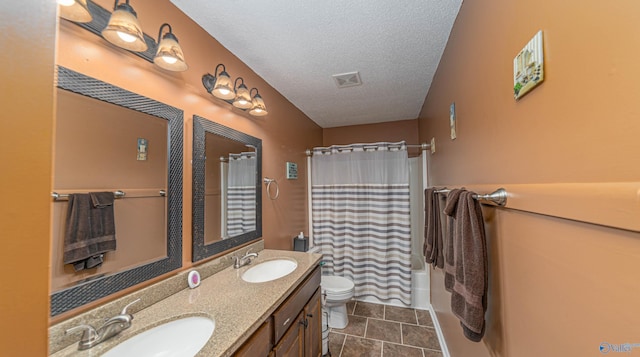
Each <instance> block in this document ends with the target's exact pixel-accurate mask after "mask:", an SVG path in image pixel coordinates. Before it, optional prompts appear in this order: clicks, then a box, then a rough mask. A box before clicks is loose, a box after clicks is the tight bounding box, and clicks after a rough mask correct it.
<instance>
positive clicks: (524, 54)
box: [513, 31, 544, 99]
mask: <svg viewBox="0 0 640 357" xmlns="http://www.w3.org/2000/svg"><path fill="white" fill-rule="evenodd" d="M543 80H544V54H543V51H542V31H538V33H537V34H536V35H535V36H533V38H532V39H531V41H529V43H527V45H526V46H525V47H524V48H523V49H522V51H520V53H518V55H517V56H516V58H514V59H513V93H514V97H515V99H520V98H521V97H522V96H523V95H525V94H527V93H528V92H529V91H531V90H532V89H533V88H534V87H535V86H537V85H538V84H539V83H540V82H542V81H543Z"/></svg>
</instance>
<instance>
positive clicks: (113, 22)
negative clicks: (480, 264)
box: [102, 0, 147, 52]
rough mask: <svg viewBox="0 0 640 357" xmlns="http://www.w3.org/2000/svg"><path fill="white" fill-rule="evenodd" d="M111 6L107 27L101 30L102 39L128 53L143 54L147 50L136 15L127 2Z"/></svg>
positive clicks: (127, 0)
mask: <svg viewBox="0 0 640 357" xmlns="http://www.w3.org/2000/svg"><path fill="white" fill-rule="evenodd" d="M118 2H119V1H118V0H116V1H115V4H114V5H113V13H112V14H111V17H110V18H109V23H108V24H107V27H105V28H104V30H102V37H104V38H105V39H106V40H107V41H109V42H111V43H112V44H114V45H116V46H118V47H122V48H124V49H126V50H129V51H135V52H143V51H146V50H147V43H146V42H145V40H144V34H143V33H142V28H141V27H140V22H138V15H137V14H136V12H135V11H134V10H133V8H132V7H131V6H130V5H129V0H126V2H125V3H124V4H118Z"/></svg>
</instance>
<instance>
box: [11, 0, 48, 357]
mask: <svg viewBox="0 0 640 357" xmlns="http://www.w3.org/2000/svg"><path fill="white" fill-rule="evenodd" d="M55 11H56V7H55V1H45V2H41V1H31V2H21V3H19V4H17V3H14V2H7V1H4V2H2V3H1V4H0V42H1V43H2V48H4V49H10V50H9V51H8V52H5V53H4V54H3V55H2V56H0V68H1V70H0V71H2V76H1V77H2V82H3V83H2V95H0V103H2V105H1V107H2V120H0V162H1V163H2V169H1V170H2V174H0V197H2V201H3V204H2V205H0V217H1V218H0V232H2V233H1V235H2V248H1V249H0V271H1V272H2V278H1V279H0V281H2V283H1V284H0V316H1V318H0V331H1V333H0V351H2V352H0V354H2V355H3V356H45V355H46V354H47V325H48V316H49V244H50V243H49V234H50V232H49V224H48V222H49V220H50V204H51V199H50V196H49V194H50V190H51V160H52V151H51V142H52V138H53V124H54V123H53V112H54V100H53V61H54V53H55V52H54V51H55V33H56V17H55Z"/></svg>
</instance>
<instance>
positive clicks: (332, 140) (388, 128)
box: [322, 119, 418, 146]
mask: <svg viewBox="0 0 640 357" xmlns="http://www.w3.org/2000/svg"><path fill="white" fill-rule="evenodd" d="M322 135H323V136H322V145H324V146H330V145H347V144H355V143H374V142H379V141H388V142H398V141H402V140H404V141H406V142H407V144H418V121H417V120H416V119H413V120H400V121H394V122H387V123H376V124H366V125H350V126H341V127H337V128H325V129H323V131H322Z"/></svg>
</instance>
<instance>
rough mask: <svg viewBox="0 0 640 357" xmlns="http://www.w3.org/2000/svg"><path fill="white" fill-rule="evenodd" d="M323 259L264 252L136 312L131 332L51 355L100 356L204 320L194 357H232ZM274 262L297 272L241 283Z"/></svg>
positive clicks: (303, 254) (281, 252) (311, 256)
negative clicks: (147, 335) (288, 262)
mask: <svg viewBox="0 0 640 357" xmlns="http://www.w3.org/2000/svg"><path fill="white" fill-rule="evenodd" d="M321 257H322V255H321V254H310V253H302V252H293V251H284V250H269V249H265V250H262V251H261V252H260V255H259V256H258V258H256V259H254V261H253V263H252V264H251V265H247V266H244V267H242V268H240V269H234V268H233V267H228V268H226V269H224V270H222V271H220V272H218V273H216V274H214V275H212V276H210V277H209V278H206V279H204V280H202V283H201V284H200V286H199V287H197V288H195V289H185V290H182V291H180V292H178V293H176V294H174V295H171V296H169V297H168V298H166V299H164V300H161V301H159V302H158V303H156V304H153V305H151V306H149V307H148V308H146V309H144V310H141V311H139V312H137V313H136V314H135V315H134V320H133V324H132V326H131V328H129V329H127V330H125V331H123V332H122V333H120V334H119V335H117V336H115V337H113V338H111V339H109V340H107V341H106V342H103V343H102V344H99V345H97V346H95V347H93V348H91V349H89V350H86V351H78V350H77V348H78V347H77V344H73V345H71V346H69V347H67V348H65V349H63V350H61V351H59V352H57V353H55V354H53V355H51V356H53V357H63V356H76V357H93V356H100V355H101V354H103V353H105V352H106V351H107V350H109V349H111V348H113V347H114V346H115V345H117V344H118V343H121V342H123V341H125V340H126V339H128V338H130V337H132V336H134V335H136V334H138V333H140V332H143V331H145V330H148V329H150V328H153V327H155V326H157V325H160V324H162V323H165V322H168V321H172V320H176V319H179V318H181V317H187V316H207V317H210V318H212V319H213V320H214V321H215V330H214V331H213V335H212V336H211V338H210V339H209V341H208V342H207V344H206V345H205V346H204V347H203V348H202V350H200V352H199V353H198V354H197V356H207V357H215V356H230V355H231V354H232V353H233V352H234V351H235V350H236V349H237V348H238V347H240V346H241V345H242V343H244V342H245V341H246V340H247V338H248V337H249V336H251V334H252V333H253V332H255V331H256V330H257V329H258V327H260V325H261V324H262V322H264V321H265V319H266V318H267V317H268V316H270V315H271V314H272V313H273V312H274V311H275V309H276V308H277V307H278V306H279V305H280V304H281V303H282V302H284V300H285V299H286V298H287V297H288V296H289V294H291V292H293V290H295V288H296V287H297V286H298V285H299V284H300V283H301V282H302V281H303V280H304V278H305V277H306V276H307V275H308V274H309V273H310V272H311V271H312V270H313V269H314V268H315V267H316V266H317V265H318V263H319V261H320V259H321ZM277 258H289V259H293V260H295V261H296V262H297V263H298V267H297V268H296V269H295V270H294V271H293V272H292V273H291V274H289V275H287V276H284V277H282V278H279V279H276V280H273V281H269V282H264V283H247V282H245V281H244V280H242V278H241V276H242V273H244V272H245V271H247V270H248V269H249V268H251V267H252V266H255V265H256V264H259V263H261V262H264V261H268V260H273V259H277ZM195 270H198V268H197V267H195ZM143 299H144V298H143Z"/></svg>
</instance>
